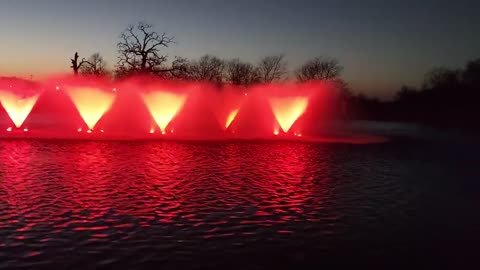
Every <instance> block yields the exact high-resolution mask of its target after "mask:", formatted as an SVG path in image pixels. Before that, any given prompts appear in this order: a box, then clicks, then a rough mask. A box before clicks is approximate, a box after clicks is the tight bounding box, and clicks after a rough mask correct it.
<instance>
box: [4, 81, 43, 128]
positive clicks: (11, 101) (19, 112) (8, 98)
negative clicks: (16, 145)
mask: <svg viewBox="0 0 480 270" xmlns="http://www.w3.org/2000/svg"><path fill="white" fill-rule="evenodd" d="M38 97H39V94H36V95H33V96H30V97H24V98H22V97H19V96H18V95H16V94H14V93H12V92H9V91H5V90H0V102H1V103H2V105H3V108H5V111H6V112H7V114H8V116H9V117H10V119H11V120H12V122H13V124H14V125H15V127H17V128H20V127H21V126H22V125H23V122H25V119H27V117H28V115H29V114H30V112H31V111H32V108H33V106H35V103H36V102H37V100H38Z"/></svg>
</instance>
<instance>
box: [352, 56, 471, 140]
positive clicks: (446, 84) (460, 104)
mask: <svg viewBox="0 0 480 270" xmlns="http://www.w3.org/2000/svg"><path fill="white" fill-rule="evenodd" d="M479 101H480V58H479V59H477V60H472V61H469V62H468V63H467V64H466V65H465V67H464V68H463V69H458V70H453V69H447V68H435V69H433V70H432V71H430V72H429V73H427V74H426V75H425V79H424V83H423V85H422V87H420V88H419V89H416V88H414V87H409V86H403V87H402V88H401V89H400V90H399V91H398V92H397V93H396V94H395V97H394V99H393V100H392V101H380V100H378V99H375V98H369V97H366V96H365V95H361V94H360V95H354V96H350V97H349V98H348V110H349V111H348V117H349V118H351V119H365V120H383V121H404V122H417V123H422V124H428V125H433V126H437V127H449V128H461V129H468V130H472V131H480V128H479V125H478V121H479V120H478V119H479V116H480V106H479V105H478V103H479Z"/></svg>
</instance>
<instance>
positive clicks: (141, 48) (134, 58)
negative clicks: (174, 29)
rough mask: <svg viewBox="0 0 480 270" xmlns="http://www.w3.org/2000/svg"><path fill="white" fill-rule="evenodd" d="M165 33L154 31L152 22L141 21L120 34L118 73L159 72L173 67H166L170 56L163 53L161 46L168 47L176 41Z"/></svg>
mask: <svg viewBox="0 0 480 270" xmlns="http://www.w3.org/2000/svg"><path fill="white" fill-rule="evenodd" d="M173 40H174V38H173V37H169V36H167V35H166V34H165V33H162V34H158V33H157V32H155V31H153V26H152V25H151V24H147V23H143V22H139V23H138V24H137V25H136V26H133V25H130V26H129V27H128V28H127V29H125V30H124V31H123V32H122V33H121V34H120V42H118V44H117V48H118V53H119V56H118V63H117V73H119V74H126V73H141V74H159V73H162V72H168V71H171V70H172V69H166V68H164V64H165V63H166V62H167V60H168V57H167V55H165V54H161V52H160V50H161V48H166V47H168V46H169V45H170V44H172V43H173V42H174V41H173Z"/></svg>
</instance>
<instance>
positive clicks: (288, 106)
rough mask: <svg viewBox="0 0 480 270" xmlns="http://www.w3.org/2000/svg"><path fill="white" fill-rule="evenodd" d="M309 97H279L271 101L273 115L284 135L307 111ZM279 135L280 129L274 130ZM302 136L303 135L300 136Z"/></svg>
mask: <svg viewBox="0 0 480 270" xmlns="http://www.w3.org/2000/svg"><path fill="white" fill-rule="evenodd" d="M307 105H308V97H295V96H294V97H277V98H271V99H270V106H271V107H272V111H273V114H274V115H275V118H276V120H277V122H278V124H279V125H280V128H281V129H282V131H283V132H284V133H288V131H289V130H290V128H291V127H292V125H293V124H294V123H295V121H297V119H298V118H299V117H300V116H302V114H303V113H304V112H305V110H306V109H307ZM274 134H275V135H278V134H279V130H278V128H274ZM300 136H301V135H300Z"/></svg>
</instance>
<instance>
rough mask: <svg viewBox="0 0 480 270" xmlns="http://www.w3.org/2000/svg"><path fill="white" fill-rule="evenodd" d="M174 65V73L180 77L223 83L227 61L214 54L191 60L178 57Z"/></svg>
mask: <svg viewBox="0 0 480 270" xmlns="http://www.w3.org/2000/svg"><path fill="white" fill-rule="evenodd" d="M173 67H174V68H175V69H176V70H175V71H173V72H172V74H173V76H174V77H176V78H179V79H184V80H193V81H209V82H214V83H222V80H223V72H224V70H225V61H223V60H222V59H220V58H218V57H215V56H212V55H204V56H202V57H201V58H200V59H198V60H194V61H191V62H188V61H187V60H186V59H177V62H176V63H174V65H173Z"/></svg>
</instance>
